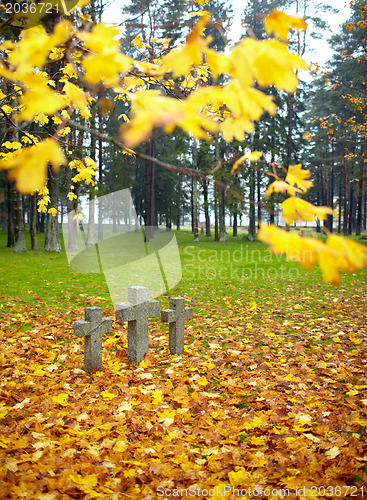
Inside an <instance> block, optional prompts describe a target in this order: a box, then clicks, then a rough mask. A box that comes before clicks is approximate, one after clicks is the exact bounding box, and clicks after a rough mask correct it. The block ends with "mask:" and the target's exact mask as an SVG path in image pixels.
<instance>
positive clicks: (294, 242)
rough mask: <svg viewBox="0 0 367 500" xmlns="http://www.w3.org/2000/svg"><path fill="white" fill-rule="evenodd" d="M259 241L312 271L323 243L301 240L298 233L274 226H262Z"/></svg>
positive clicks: (258, 236) (308, 239)
mask: <svg viewBox="0 0 367 500" xmlns="http://www.w3.org/2000/svg"><path fill="white" fill-rule="evenodd" d="M257 239H259V240H260V241H262V242H264V243H266V244H268V245H270V249H271V250H272V251H273V252H275V253H277V254H281V253H286V254H287V257H288V260H292V261H297V262H299V263H300V264H301V265H302V266H304V267H306V268H307V269H311V268H312V267H313V266H314V265H315V264H316V262H317V252H318V251H319V250H320V249H321V248H322V246H323V243H322V242H319V241H318V240H314V239H312V238H301V237H300V236H298V234H296V233H292V232H288V231H284V230H282V229H280V228H278V227H276V226H275V225H274V224H271V225H270V226H268V225H265V224H261V227H260V230H259V232H258V234H257Z"/></svg>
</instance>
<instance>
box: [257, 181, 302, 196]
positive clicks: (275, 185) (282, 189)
mask: <svg viewBox="0 0 367 500" xmlns="http://www.w3.org/2000/svg"><path fill="white" fill-rule="evenodd" d="M272 193H288V194H289V195H291V196H295V195H296V193H302V191H301V190H300V189H298V188H296V187H293V186H291V185H289V184H288V182H284V181H274V182H272V183H271V184H270V186H269V187H268V189H267V190H266V191H265V196H270V195H271V194H272Z"/></svg>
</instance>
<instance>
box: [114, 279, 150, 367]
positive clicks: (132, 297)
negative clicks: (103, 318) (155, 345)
mask: <svg viewBox="0 0 367 500" xmlns="http://www.w3.org/2000/svg"><path fill="white" fill-rule="evenodd" d="M127 297H128V301H129V302H126V303H124V304H116V306H115V314H116V319H117V320H118V321H127V333H128V340H127V344H128V345H127V358H128V361H129V363H135V364H137V365H138V364H139V363H140V361H141V359H142V357H143V356H144V354H146V353H147V352H148V349H149V318H156V317H158V316H159V311H160V303H159V301H158V300H149V289H148V288H146V287H144V286H132V287H130V288H129V289H128V291H127Z"/></svg>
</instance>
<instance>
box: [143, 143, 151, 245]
mask: <svg viewBox="0 0 367 500" xmlns="http://www.w3.org/2000/svg"><path fill="white" fill-rule="evenodd" d="M145 153H146V154H147V155H149V153H150V147H149V141H148V142H146V144H145ZM150 188H151V165H150V161H149V160H145V211H144V215H145V217H144V223H145V241H147V242H148V241H150V221H151V208H150V201H151V197H150Z"/></svg>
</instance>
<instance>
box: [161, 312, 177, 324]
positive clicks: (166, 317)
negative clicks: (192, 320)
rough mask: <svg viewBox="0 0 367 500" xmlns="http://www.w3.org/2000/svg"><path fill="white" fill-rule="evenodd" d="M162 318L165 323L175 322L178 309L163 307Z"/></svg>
mask: <svg viewBox="0 0 367 500" xmlns="http://www.w3.org/2000/svg"><path fill="white" fill-rule="evenodd" d="M161 320H162V321H163V322H164V323H173V322H174V321H176V311H174V310H173V309H162V311H161Z"/></svg>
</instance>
